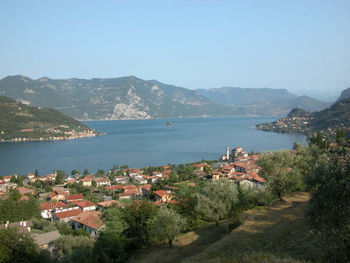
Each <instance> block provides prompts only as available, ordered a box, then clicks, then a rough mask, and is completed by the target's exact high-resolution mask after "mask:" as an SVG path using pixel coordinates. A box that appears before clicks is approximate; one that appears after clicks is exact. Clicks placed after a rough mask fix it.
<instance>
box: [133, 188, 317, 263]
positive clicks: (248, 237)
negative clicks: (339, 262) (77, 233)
mask: <svg viewBox="0 0 350 263" xmlns="http://www.w3.org/2000/svg"><path fill="white" fill-rule="evenodd" d="M308 200H309V195H308V194H307V193H295V194H293V195H291V196H289V197H287V198H285V201H286V202H284V203H280V202H275V203H274V204H272V205H271V206H269V207H267V208H266V209H263V210H258V209H253V210H249V211H246V212H244V213H243V215H242V218H243V224H242V225H241V226H239V227H238V228H236V229H235V230H233V231H232V232H230V233H227V225H225V224H224V223H221V226H220V227H215V226H209V227H204V228H202V229H199V230H196V231H195V232H189V233H187V234H185V235H182V236H180V237H179V238H178V239H177V241H176V243H175V247H174V248H173V249H169V248H167V247H166V245H164V246H160V247H156V248H152V249H151V250H145V251H143V252H140V253H138V254H136V255H135V256H134V257H133V258H131V260H130V261H129V262H130V263H134V262H141V263H148V262H152V263H157V262H159V263H160V262H253V263H254V262H291V263H293V262H301V261H311V262H317V261H319V260H320V255H321V253H320V246H319V241H318V240H316V239H315V237H314V236H312V234H311V231H310V229H309V226H308V224H307V223H306V220H305V217H304V212H305V209H306V205H307V202H308ZM264 260H265V261H264Z"/></svg>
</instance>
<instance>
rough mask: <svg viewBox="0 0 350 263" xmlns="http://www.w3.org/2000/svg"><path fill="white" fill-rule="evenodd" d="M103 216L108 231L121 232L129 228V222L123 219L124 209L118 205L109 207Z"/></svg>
mask: <svg viewBox="0 0 350 263" xmlns="http://www.w3.org/2000/svg"><path fill="white" fill-rule="evenodd" d="M102 217H103V218H104V224H105V229H106V231H109V232H113V233H117V234H121V233H123V232H124V231H125V230H126V229H127V228H128V224H127V223H126V222H125V221H124V219H123V213H122V211H121V210H120V209H119V208H117V207H110V208H107V209H106V210H105V211H104V212H103V215H102Z"/></svg>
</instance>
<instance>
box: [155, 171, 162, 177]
mask: <svg viewBox="0 0 350 263" xmlns="http://www.w3.org/2000/svg"><path fill="white" fill-rule="evenodd" d="M152 176H157V177H159V178H162V177H163V173H162V172H160V171H155V172H152Z"/></svg>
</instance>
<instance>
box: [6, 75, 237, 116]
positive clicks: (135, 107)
mask: <svg viewBox="0 0 350 263" xmlns="http://www.w3.org/2000/svg"><path fill="white" fill-rule="evenodd" d="M0 95H4V96H8V97H10V98H13V99H15V100H17V101H22V102H23V103H27V104H31V105H35V106H44V107H53V108H55V109H57V110H60V111H62V112H63V113H65V114H67V115H70V116H72V117H74V118H77V119H83V120H117V119H151V118H167V117H189V116H194V117H205V116H230V115H235V113H234V112H233V109H231V108H229V107H225V106H223V105H219V104H215V103H213V102H212V101H210V100H209V99H208V98H206V97H204V96H202V95H201V94H199V93H197V92H195V91H192V90H188V89H185V88H179V87H175V86H172V85H167V84H163V83H161V82H158V81H155V80H150V81H145V80H142V79H139V78H136V77H134V76H130V77H121V78H108V79H99V78H94V79H90V80H86V79H76V78H72V79H64V80H55V79H49V78H40V79H38V80H33V79H30V78H27V77H24V76H9V77H6V78H4V79H2V80H0Z"/></svg>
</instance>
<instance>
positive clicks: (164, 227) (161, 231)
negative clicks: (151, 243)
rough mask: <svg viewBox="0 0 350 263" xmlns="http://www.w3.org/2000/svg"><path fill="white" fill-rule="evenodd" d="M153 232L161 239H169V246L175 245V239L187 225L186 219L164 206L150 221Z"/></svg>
mask: <svg viewBox="0 0 350 263" xmlns="http://www.w3.org/2000/svg"><path fill="white" fill-rule="evenodd" d="M149 224H150V226H151V230H152V233H153V234H154V235H155V236H156V237H158V238H159V240H164V239H167V240H168V243H169V247H170V248H172V247H173V240H174V239H175V237H176V236H178V235H179V234H180V233H181V231H183V230H184V229H185V227H186V220H185V219H184V218H183V217H182V216H181V215H180V214H178V213H177V212H176V211H175V210H173V209H171V208H167V207H165V206H162V207H161V208H160V209H159V211H158V214H157V215H156V216H155V217H153V218H152V219H151V220H150V222H149Z"/></svg>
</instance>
